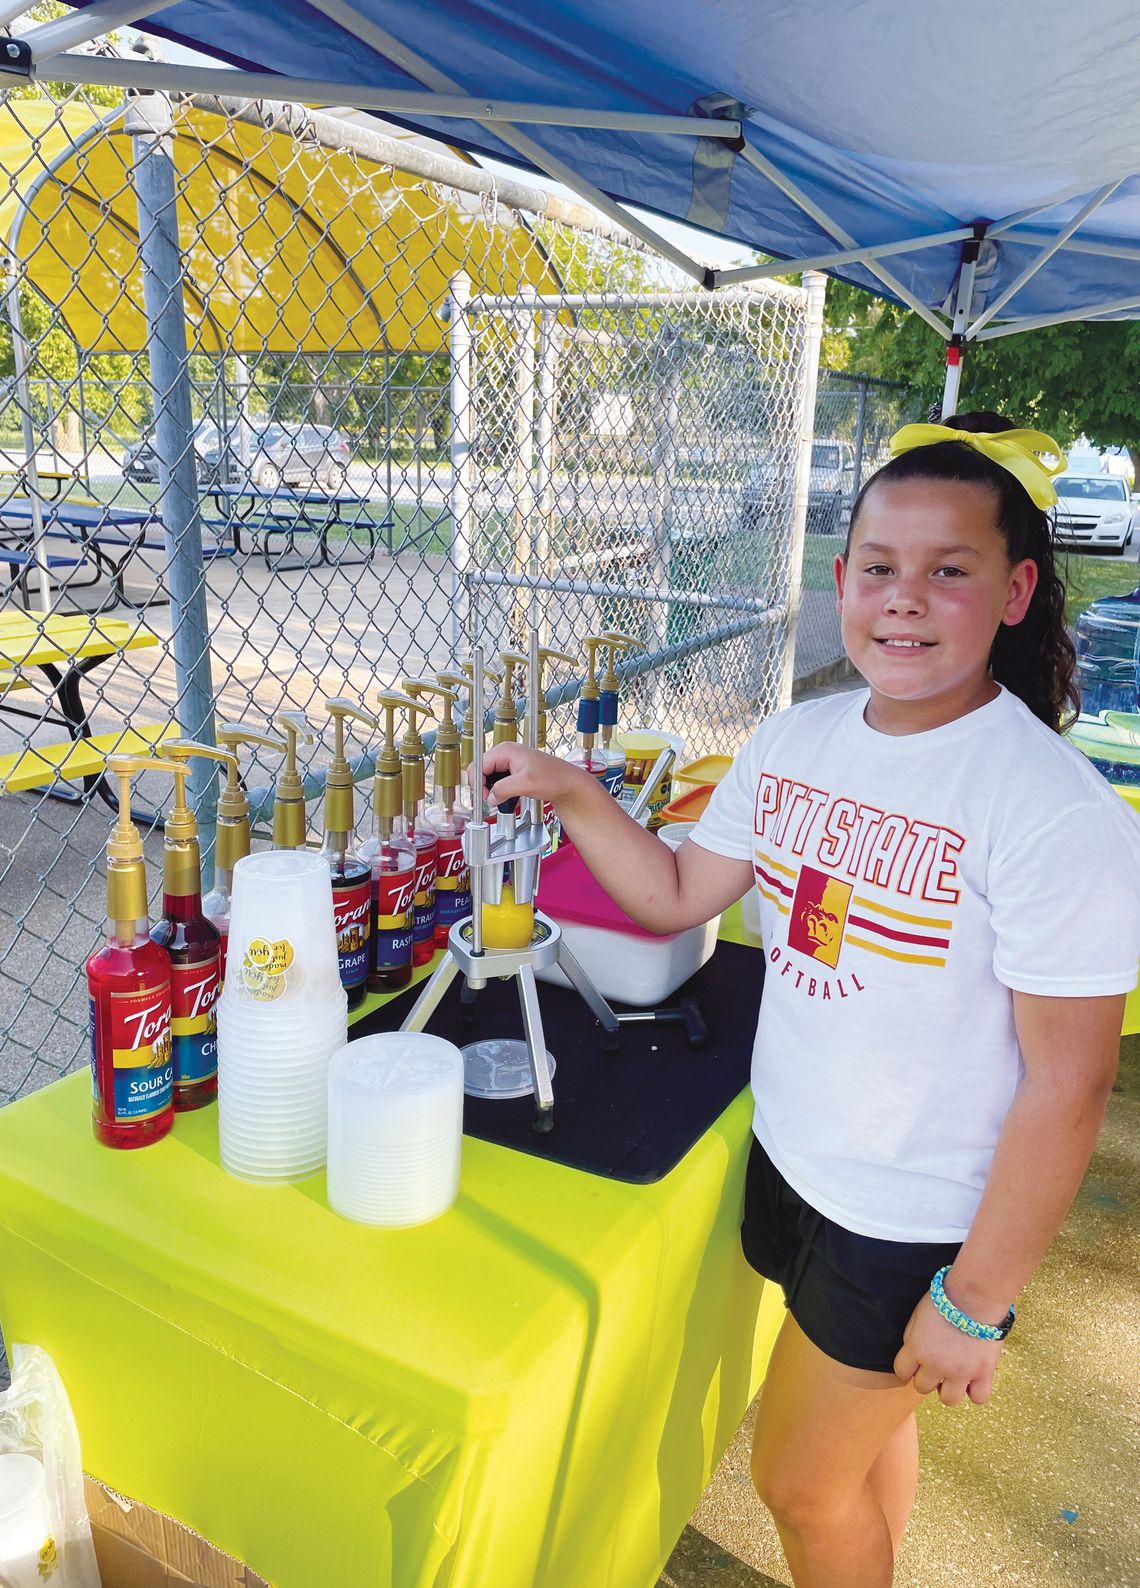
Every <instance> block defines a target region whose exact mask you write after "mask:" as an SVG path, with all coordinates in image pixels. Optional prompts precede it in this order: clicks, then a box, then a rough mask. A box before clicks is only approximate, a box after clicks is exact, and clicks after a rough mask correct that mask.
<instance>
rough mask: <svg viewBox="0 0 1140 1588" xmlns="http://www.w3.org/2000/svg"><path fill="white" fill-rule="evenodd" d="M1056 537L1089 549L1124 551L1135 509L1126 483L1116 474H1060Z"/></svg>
mask: <svg viewBox="0 0 1140 1588" xmlns="http://www.w3.org/2000/svg"><path fill="white" fill-rule="evenodd" d="M1053 484H1054V486H1055V487H1056V491H1057V528H1056V540H1057V544H1058V545H1060V546H1072V547H1074V548H1087V549H1088V550H1089V551H1097V550H1100V551H1123V550H1124V548H1125V547H1126V546H1128V545H1130V544H1131V542H1132V530H1133V517H1134V512H1135V510H1134V508H1133V505H1132V498H1131V496H1130V495H1129V492H1128V482H1127V481H1126V480H1123V479H1121V477H1120V476H1119V475H1118V474H1061V475H1058V477H1057V478H1056V479H1055V480H1054V481H1053Z"/></svg>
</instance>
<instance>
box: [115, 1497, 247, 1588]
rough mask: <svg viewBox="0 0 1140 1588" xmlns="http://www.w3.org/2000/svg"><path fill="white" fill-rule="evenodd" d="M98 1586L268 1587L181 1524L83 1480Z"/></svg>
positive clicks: (177, 1587)
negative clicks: (99, 1578)
mask: <svg viewBox="0 0 1140 1588" xmlns="http://www.w3.org/2000/svg"><path fill="white" fill-rule="evenodd" d="M84 1493H85V1498H86V1501H87V1514H88V1516H89V1517H90V1518H91V1536H92V1537H93V1539H94V1540H95V1554H96V1557H97V1558H98V1561H99V1572H100V1575H101V1576H102V1578H103V1588H271V1585H270V1584H269V1583H267V1582H266V1580H265V1578H264V1577H259V1576H258V1575H257V1573H256V1572H254V1571H250V1569H249V1567H248V1566H244V1565H243V1564H242V1562H241V1561H240V1560H235V1559H234V1557H233V1556H232V1555H226V1554H224V1553H223V1552H222V1551H221V1550H220V1549H215V1548H214V1546H213V1544H209V1543H207V1541H206V1540H205V1539H204V1538H202V1537H201V1535H200V1534H198V1533H195V1532H193V1531H192V1529H190V1528H188V1527H183V1525H182V1523H181V1522H175V1521H172V1520H171V1518H170V1517H169V1516H163V1515H162V1513H161V1512H160V1511H152V1510H151V1508H150V1506H149V1505H143V1504H142V1503H141V1501H139V1500H128V1499H127V1498H126V1497H125V1496H123V1495H121V1494H116V1493H115V1491H114V1490H113V1489H108V1488H107V1487H106V1486H105V1485H104V1484H102V1483H99V1482H98V1481H97V1480H96V1479H95V1478H91V1477H88V1478H85V1479H84Z"/></svg>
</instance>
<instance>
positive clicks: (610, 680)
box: [598, 629, 639, 800]
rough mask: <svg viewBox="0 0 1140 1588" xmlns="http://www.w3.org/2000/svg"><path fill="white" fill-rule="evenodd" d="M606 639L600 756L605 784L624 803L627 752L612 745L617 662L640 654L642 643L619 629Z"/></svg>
mask: <svg viewBox="0 0 1140 1588" xmlns="http://www.w3.org/2000/svg"><path fill="white" fill-rule="evenodd" d="M603 638H604V640H605V642H606V651H607V662H606V670H605V672H604V673H603V674H602V682H601V694H600V696H599V700H598V726H599V730H600V734H601V741H602V742H601V746H600V754H601V756H602V759H603V760H604V761H605V763H606V770H605V772H603V774H602V782H603V783H604V784H605V786H606V788H607V789H609V791H610V793H611V794H612V795H613V797H614V799H616V800H620V799H621V791H622V785H623V784H624V782H625V751H624V750H619V749H618V748H617V747H616V746H615V745H613V744H611V742H610V741H611V740H612V738H613V732H614V729H615V728H616V727H617V720H618V689H619V688H620V685H621V680H620V679H619V678H618V675H617V672H616V670H615V667H614V658H615V656H616V655H617V652H618V651H628V650H637V649H638V648H639V642H638V641H637V640H635V639H634V637H633V635H632V634H622V633H620V632H619V631H618V630H617V629H608V630H607V631H606V633H605V634H604V635H603Z"/></svg>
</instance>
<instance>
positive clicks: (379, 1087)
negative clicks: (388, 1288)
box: [328, 1031, 463, 1228]
mask: <svg viewBox="0 0 1140 1588" xmlns="http://www.w3.org/2000/svg"><path fill="white" fill-rule="evenodd" d="M328 1110H329V1114H328V1121H329V1122H328V1193H329V1203H330V1205H331V1207H332V1208H333V1209H334V1210H335V1211H336V1212H337V1213H339V1214H341V1216H342V1217H343V1218H348V1219H354V1220H356V1221H357V1222H358V1223H361V1224H376V1225H386V1226H389V1227H392V1228H395V1227H400V1226H405V1225H409V1224H422V1223H424V1222H426V1221H427V1220H428V1219H433V1218H437V1217H438V1216H439V1215H440V1214H441V1213H444V1212H446V1210H447V1209H448V1208H449V1207H450V1206H451V1204H452V1202H453V1201H454V1200H455V1197H456V1195H457V1193H458V1191H459V1163H460V1156H461V1149H462V1141H463V1055H462V1053H460V1051H459V1049H458V1048H457V1047H455V1045H454V1044H453V1043H451V1042H445V1041H444V1040H443V1038H442V1037H432V1036H428V1035H427V1033H426V1032H422V1031H383V1032H378V1033H376V1034H375V1035H373V1036H368V1037H362V1038H361V1039H360V1041H358V1042H350V1043H347V1044H346V1045H345V1046H344V1047H343V1048H341V1049H340V1051H339V1052H338V1053H335V1054H334V1055H333V1059H332V1062H331V1064H330V1065H329V1084H328Z"/></svg>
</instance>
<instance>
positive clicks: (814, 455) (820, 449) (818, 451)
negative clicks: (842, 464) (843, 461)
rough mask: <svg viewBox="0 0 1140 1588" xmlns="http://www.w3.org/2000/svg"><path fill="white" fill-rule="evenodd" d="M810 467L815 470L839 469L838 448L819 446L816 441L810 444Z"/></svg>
mask: <svg viewBox="0 0 1140 1588" xmlns="http://www.w3.org/2000/svg"><path fill="white" fill-rule="evenodd" d="M811 461H812V467H813V468H816V469H837V468H838V467H839V448H838V447H825V446H821V445H820V443H819V442H818V441H814V442H813V443H812V449H811Z"/></svg>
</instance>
